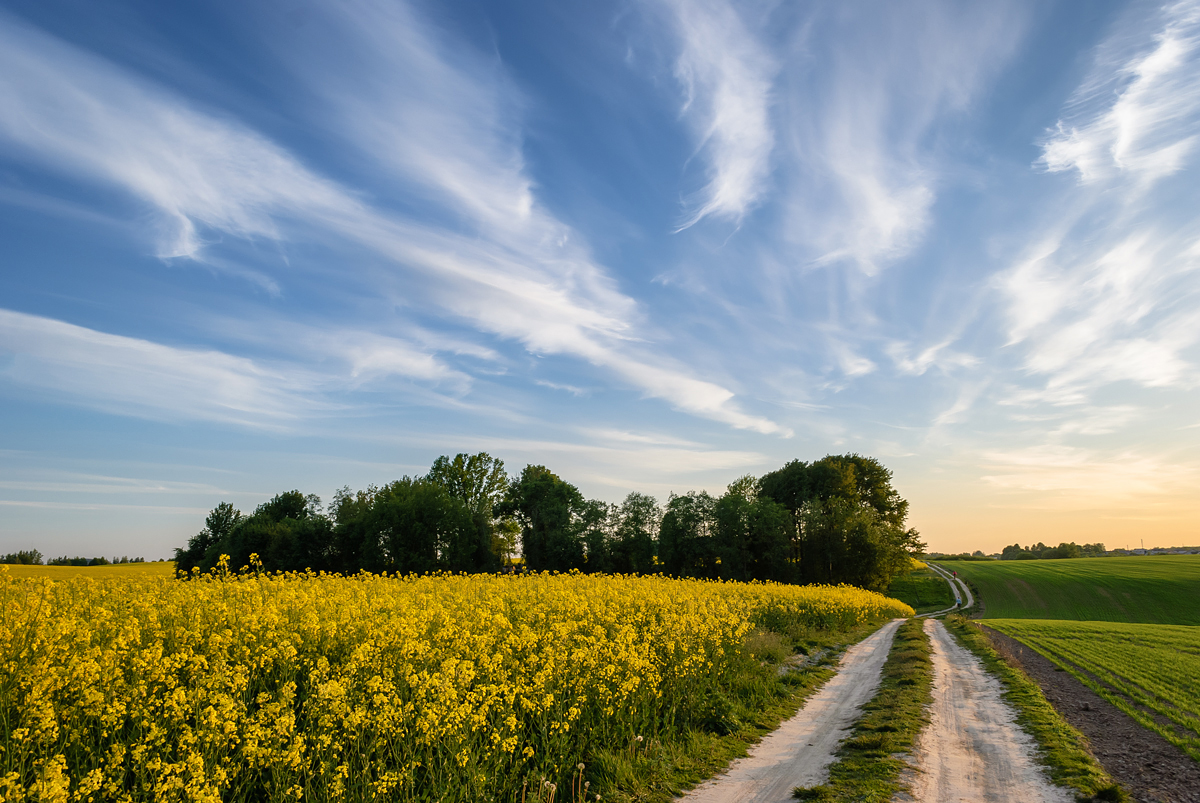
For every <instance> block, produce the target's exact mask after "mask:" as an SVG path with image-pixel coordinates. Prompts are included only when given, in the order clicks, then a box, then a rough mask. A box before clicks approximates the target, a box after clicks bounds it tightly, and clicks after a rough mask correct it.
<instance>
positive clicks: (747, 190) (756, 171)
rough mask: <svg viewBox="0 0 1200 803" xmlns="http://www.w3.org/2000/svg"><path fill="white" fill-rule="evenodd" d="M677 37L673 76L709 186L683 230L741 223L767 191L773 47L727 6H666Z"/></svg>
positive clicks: (681, 2)
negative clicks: (707, 223) (710, 221)
mask: <svg viewBox="0 0 1200 803" xmlns="http://www.w3.org/2000/svg"><path fill="white" fill-rule="evenodd" d="M664 5H665V7H666V9H667V11H668V14H669V16H670V19H671V23H672V26H673V28H674V30H675V33H676V35H677V37H678V42H679V56H678V58H677V59H676V61H675V76H676V78H677V79H678V80H679V83H680V85H681V86H682V88H683V92H684V103H683V117H684V119H685V120H686V121H687V122H688V124H689V127H690V128H691V130H692V133H693V136H694V137H695V140H696V143H697V150H698V154H699V156H700V158H701V159H702V160H703V161H704V163H705V165H706V167H705V172H706V174H707V180H708V181H707V183H706V184H705V186H704V187H703V188H702V189H701V190H699V191H698V192H697V193H695V198H694V202H693V203H692V207H693V208H692V209H691V210H690V211H688V212H687V213H686V217H685V219H684V221H683V223H682V224H681V225H680V230H683V229H686V228H689V227H691V226H694V225H695V224H697V223H699V222H700V221H701V220H703V219H704V218H706V217H714V218H722V219H725V220H732V221H734V222H735V223H740V222H741V220H742V218H743V217H745V215H746V214H747V212H748V211H749V210H750V209H751V208H752V207H753V206H754V205H755V204H756V203H758V202H759V200H760V199H761V197H762V196H763V194H764V193H765V192H766V190H767V187H768V179H769V176H770V170H771V153H772V150H773V149H774V147H775V132H774V130H773V127H772V120H771V105H772V83H773V80H774V77H775V73H776V72H777V70H778V69H779V67H778V63H777V62H776V60H775V58H774V57H773V56H772V55H771V52H770V49H769V47H768V46H767V44H766V43H765V42H763V41H762V39H761V38H760V37H759V36H757V35H756V34H755V32H754V31H752V30H751V27H750V26H748V25H747V24H746V21H745V20H744V19H743V16H742V14H741V13H739V11H738V10H737V9H736V8H735V7H734V5H733V4H732V3H729V2H726V0H697V1H696V2H687V1H686V0H667V1H666V2H665V3H664Z"/></svg>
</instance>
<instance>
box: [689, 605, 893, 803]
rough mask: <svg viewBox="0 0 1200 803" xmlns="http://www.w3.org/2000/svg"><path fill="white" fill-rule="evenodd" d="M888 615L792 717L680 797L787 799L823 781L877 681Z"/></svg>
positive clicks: (718, 802) (735, 802) (779, 802)
mask: <svg viewBox="0 0 1200 803" xmlns="http://www.w3.org/2000/svg"><path fill="white" fill-rule="evenodd" d="M903 621H904V620H903V619H894V620H892V621H891V622H889V623H888V624H886V625H884V626H883V627H881V628H880V629H879V630H877V631H876V632H875V633H873V634H872V635H871V636H870V637H868V638H866V639H864V640H863V641H861V642H859V643H858V644H856V645H854V646H853V647H851V648H850V649H848V650H847V651H846V654H845V655H843V656H842V660H841V662H840V663H839V664H838V673H837V675H835V676H834V677H832V678H831V679H830V680H829V682H828V683H826V684H825V685H824V686H822V687H821V689H820V690H819V691H818V692H817V693H816V694H814V695H813V696H812V697H810V698H809V699H808V702H807V703H805V704H804V707H803V708H802V709H800V711H799V713H797V714H796V716H794V717H792V718H791V719H789V720H788V721H787V722H785V723H783V724H782V725H781V726H779V729H778V730H776V731H774V732H773V733H771V734H769V735H768V736H767V737H766V738H764V739H763V740H762V741H761V742H759V743H758V744H756V745H754V746H753V747H751V748H750V755H748V756H747V757H746V758H742V759H738V760H737V761H735V762H733V764H732V765H730V767H729V769H728V770H727V771H726V772H725V773H723V774H721V775H718V776H716V777H715V778H712V779H710V780H708V781H705V782H704V783H702V784H701V785H700V786H697V787H696V788H695V789H693V790H692V791H691V792H688V793H687V794H686V795H684V796H683V798H682V799H683V800H686V801H688V802H689V803H787V801H791V800H792V799H793V798H792V789H794V788H795V787H797V786H815V785H817V784H820V783H824V782H825V781H826V780H827V777H826V776H827V770H828V768H829V765H830V764H832V763H833V758H834V753H835V752H836V751H837V748H838V745H839V744H840V743H841V741H842V739H844V738H846V735H847V734H848V733H849V731H850V727H851V726H852V725H853V724H854V722H855V721H856V720H857V719H858V717H859V712H860V710H861V709H862V707H863V705H864V704H865V703H867V702H868V701H869V700H870V699H871V698H872V697H873V696H874V695H875V691H876V689H878V688H879V680H880V677H881V673H882V670H883V664H884V661H886V660H887V655H888V650H889V649H890V648H891V646H892V638H893V636H895V634H896V628H898V627H899V626H900V623H901V622H903Z"/></svg>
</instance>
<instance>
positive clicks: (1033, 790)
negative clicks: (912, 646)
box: [913, 619, 1073, 803]
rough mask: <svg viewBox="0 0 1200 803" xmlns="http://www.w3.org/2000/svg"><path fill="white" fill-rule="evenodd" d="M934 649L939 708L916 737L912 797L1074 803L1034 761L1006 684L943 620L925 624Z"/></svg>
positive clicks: (946, 801) (945, 801)
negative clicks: (1005, 693) (1004, 690)
mask: <svg viewBox="0 0 1200 803" xmlns="http://www.w3.org/2000/svg"><path fill="white" fill-rule="evenodd" d="M925 632H926V633H928V634H929V637H930V641H931V642H932V645H933V656H932V657H933V705H932V708H931V709H930V722H929V725H928V726H927V727H926V728H925V729H924V730H923V731H922V732H921V735H920V737H919V738H918V740H917V745H916V751H915V753H914V756H913V761H914V763H915V764H916V769H917V773H916V779H915V782H914V783H913V799H915V800H917V801H919V802H920V803H960V801H971V803H983V801H989V803H990V802H991V801H995V802H996V803H1010V802H1011V801H1020V803H1070V801H1072V800H1073V797H1072V796H1071V795H1070V794H1069V793H1068V792H1067V791H1066V790H1065V789H1060V788H1058V787H1056V786H1053V785H1051V784H1050V782H1049V781H1048V780H1047V779H1046V777H1045V775H1044V774H1043V771H1042V768H1041V767H1040V766H1039V765H1038V763H1037V760H1036V759H1035V758H1034V751H1035V747H1034V742H1033V739H1032V737H1030V736H1029V735H1028V734H1026V733H1025V732H1024V731H1023V730H1022V729H1021V728H1020V727H1019V726H1018V725H1017V722H1016V714H1015V713H1014V712H1013V710H1012V709H1011V708H1010V707H1009V706H1008V704H1007V703H1005V702H1004V700H1003V699H1002V698H1001V693H1002V687H1001V685H1000V681H999V680H997V679H996V678H994V677H992V676H991V675H990V674H988V672H987V671H986V670H985V669H984V667H983V664H982V662H980V660H979V659H978V658H976V657H975V656H974V655H972V654H971V653H970V652H969V651H967V650H966V649H964V648H963V647H961V646H959V644H958V642H956V641H955V640H954V638H953V637H952V636H951V635H950V633H949V632H948V631H947V630H946V627H945V625H943V624H942V623H941V622H939V621H936V620H933V619H926V620H925Z"/></svg>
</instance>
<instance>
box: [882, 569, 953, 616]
mask: <svg viewBox="0 0 1200 803" xmlns="http://www.w3.org/2000/svg"><path fill="white" fill-rule="evenodd" d="M887 595H888V596H889V597H894V598H895V599H898V600H900V601H901V602H904V603H907V604H909V605H911V606H912V607H913V609H914V610H915V611H916V612H917V613H931V612H933V611H940V610H943V609H945V608H949V607H950V606H951V605H953V604H954V595H953V594H952V593H951V592H950V586H949V585H947V584H946V581H945V580H944V579H942V577H941V576H940V575H937V574H934V573H933V571H932V570H930V569H918V570H917V571H913V572H909V573H908V574H905V575H901V576H900V577H897V578H896V579H895V580H893V581H892V584H891V585H890V586H888V590H887Z"/></svg>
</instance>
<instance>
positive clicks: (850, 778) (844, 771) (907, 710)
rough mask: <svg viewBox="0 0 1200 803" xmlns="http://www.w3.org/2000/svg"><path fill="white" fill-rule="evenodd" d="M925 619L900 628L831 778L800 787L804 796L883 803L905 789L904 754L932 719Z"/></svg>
mask: <svg viewBox="0 0 1200 803" xmlns="http://www.w3.org/2000/svg"><path fill="white" fill-rule="evenodd" d="M923 624H924V620H922V619H909V620H908V621H907V622H905V623H904V624H902V625H901V626H900V628H899V629H898V630H897V631H896V636H895V639H894V640H893V641H892V648H891V650H890V651H889V652H888V659H887V662H886V663H884V665H883V677H882V680H881V681H880V684H879V691H878V692H877V693H876V694H875V697H874V699H872V700H871V702H869V703H867V704H866V705H865V706H863V716H862V718H861V719H860V720H859V721H858V723H857V724H856V725H855V726H854V730H853V732H852V733H851V734H850V736H849V738H847V739H846V741H845V742H843V743H842V746H841V748H840V749H839V750H838V760H837V761H836V762H835V763H834V764H833V765H832V766H831V767H830V768H829V781H828V782H827V783H825V784H822V785H820V786H812V787H807V788H803V787H798V788H797V789H796V790H795V791H794V793H793V794H794V796H795V797H796V798H797V799H799V800H824V801H834V800H855V801H865V803H884V802H885V801H888V800H891V799H892V796H893V795H894V794H896V793H897V792H899V791H901V790H902V789H903V784H902V783H901V781H900V775H901V773H902V772H903V771H904V769H905V768H906V767H907V766H908V765H907V763H906V762H905V761H904V760H903V758H901V756H903V754H905V753H907V752H908V751H909V750H910V749H911V748H912V744H913V742H914V741H915V740H916V738H917V735H918V734H920V732H921V728H923V727H924V726H925V723H926V722H928V721H929V716H928V714H927V712H926V708H927V705H928V703H929V702H930V701H931V699H932V698H931V693H930V689H931V687H932V685H933V663H932V661H931V660H930V658H929V651H930V646H929V637H928V636H927V635H926V634H925V631H924V630H923Z"/></svg>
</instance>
